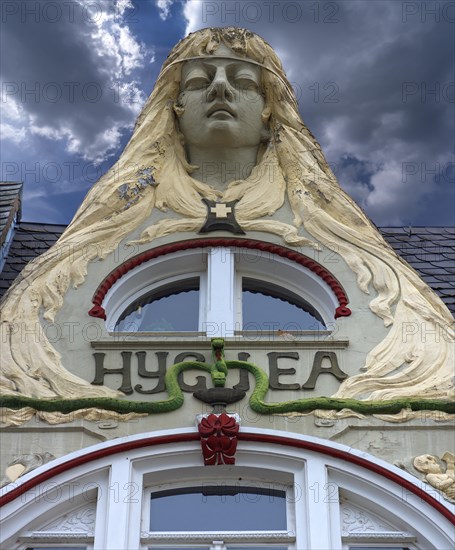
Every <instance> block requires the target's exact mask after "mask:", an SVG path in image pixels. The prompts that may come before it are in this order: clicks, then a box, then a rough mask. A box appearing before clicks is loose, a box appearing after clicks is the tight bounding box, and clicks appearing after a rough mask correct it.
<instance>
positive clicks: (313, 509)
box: [306, 457, 339, 550]
mask: <svg viewBox="0 0 455 550" xmlns="http://www.w3.org/2000/svg"><path fill="white" fill-rule="evenodd" d="M306 481H307V484H306V495H307V510H306V517H307V530H308V535H307V536H308V548H311V550H328V549H329V548H339V546H332V540H331V538H332V537H331V526H330V502H329V501H330V500H331V499H332V497H334V495H335V493H334V494H333V495H332V486H331V484H329V483H328V476H327V468H326V465H325V463H324V461H323V460H321V459H320V458H316V457H314V458H312V459H311V460H308V461H307V463H306ZM333 491H336V498H338V488H337V487H336V485H335V484H334V487H333Z"/></svg>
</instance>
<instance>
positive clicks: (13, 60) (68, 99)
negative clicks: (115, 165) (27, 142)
mask: <svg viewBox="0 0 455 550" xmlns="http://www.w3.org/2000/svg"><path fill="white" fill-rule="evenodd" d="M124 4H125V2H123V5H124ZM89 7H90V9H89ZM14 8H15V9H14ZM70 8H71V9H70ZM2 47H3V48H4V51H5V50H6V51H7V52H8V55H3V56H2V66H1V78H2V102H3V103H4V107H5V109H6V121H7V122H8V115H11V113H12V112H13V111H17V112H18V114H17V116H16V117H15V120H16V122H19V121H20V120H21V119H22V122H23V123H24V126H26V127H27V129H28V134H29V135H30V134H31V135H38V136H44V137H47V138H48V139H53V140H61V141H63V142H66V147H67V149H68V151H70V152H72V153H78V154H80V155H82V156H83V157H84V158H86V159H88V160H95V161H101V160H103V159H104V157H105V155H106V154H107V153H108V152H112V150H113V149H116V148H117V147H118V144H119V139H120V136H121V132H122V130H124V129H125V128H128V127H130V126H131V124H132V123H133V122H134V119H135V115H136V114H137V111H138V108H139V107H138V106H135V105H134V103H133V102H131V101H128V94H127V93H126V94H125V87H126V86H128V85H129V86H130V90H131V93H132V94H136V95H139V96H141V93H140V91H139V90H138V89H137V86H136V85H135V83H134V80H133V79H132V77H131V74H132V72H133V71H134V70H135V69H137V68H138V67H140V66H141V64H142V62H143V59H144V56H145V53H146V49H145V47H144V46H142V45H141V44H140V43H138V42H137V41H136V40H135V39H134V37H133V36H132V35H131V34H130V33H129V31H128V27H127V26H126V25H125V23H124V18H123V14H122V3H115V2H106V1H98V2H94V3H89V4H87V3H86V4H85V5H84V4H83V3H82V4H80V3H79V2H76V1H73V2H63V3H56V2H46V1H45V0H42V1H41V2H25V1H24V2H22V1H18V2H7V1H5V2H4V3H3V4H2ZM140 99H142V100H143V97H140ZM8 110H9V113H8ZM13 122H14V121H13Z"/></svg>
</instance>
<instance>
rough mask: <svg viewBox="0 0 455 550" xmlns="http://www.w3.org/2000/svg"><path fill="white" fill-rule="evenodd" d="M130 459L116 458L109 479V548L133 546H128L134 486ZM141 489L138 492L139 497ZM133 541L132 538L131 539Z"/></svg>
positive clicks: (137, 546)
mask: <svg viewBox="0 0 455 550" xmlns="http://www.w3.org/2000/svg"><path fill="white" fill-rule="evenodd" d="M130 481H131V480H130V460H129V459H125V458H123V459H122V460H119V459H117V460H114V462H113V463H112V466H111V472H110V479H109V484H110V485H109V493H110V498H109V500H108V503H107V521H106V546H105V548H109V550H124V549H125V548H131V546H128V540H127V539H128V538H129V535H128V533H129V529H128V524H129V521H128V520H129V507H130V501H131V499H130V496H131V488H134V486H133V484H132V483H131V482H130ZM139 494H140V490H139V491H138V493H136V497H137V498H139V496H138V495H139ZM139 539H140V533H139V532H138V533H137V544H136V545H135V546H134V547H135V548H139ZM130 542H131V539H130Z"/></svg>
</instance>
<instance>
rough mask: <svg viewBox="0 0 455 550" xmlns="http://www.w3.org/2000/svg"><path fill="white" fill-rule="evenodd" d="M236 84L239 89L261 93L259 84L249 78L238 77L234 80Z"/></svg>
mask: <svg viewBox="0 0 455 550" xmlns="http://www.w3.org/2000/svg"><path fill="white" fill-rule="evenodd" d="M234 84H235V86H236V87H237V88H240V89H242V90H256V91H259V85H258V83H257V82H256V81H255V80H253V79H252V78H250V77H248V76H237V77H236V78H235V80H234Z"/></svg>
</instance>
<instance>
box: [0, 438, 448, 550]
mask: <svg viewBox="0 0 455 550" xmlns="http://www.w3.org/2000/svg"><path fill="white" fill-rule="evenodd" d="M194 433H197V432H195V429H194V428H190V429H188V428H184V429H177V430H166V431H161V432H160V431H158V432H152V433H147V434H140V435H137V436H131V437H125V438H123V439H120V440H114V441H110V442H104V443H100V444H97V445H95V446H93V447H91V448H86V449H82V450H80V451H76V452H73V453H71V454H69V455H67V456H65V457H62V458H60V459H56V460H55V461H52V462H50V463H48V464H46V465H44V466H41V467H40V468H37V469H36V470H35V471H33V472H30V473H29V474H26V475H25V476H24V477H23V478H20V479H19V480H18V482H16V485H19V486H20V485H21V484H23V483H30V481H31V480H33V478H34V477H35V476H36V478H37V479H43V477H42V475H43V473H45V472H46V471H47V470H49V471H50V472H52V470H53V469H55V468H58V469H59V470H57V471H58V472H59V473H56V474H55V475H54V476H53V477H50V478H49V479H47V480H46V481H41V483H39V484H37V485H36V486H32V488H31V489H29V490H28V491H27V492H25V493H23V494H22V495H21V496H19V497H17V498H16V499H15V500H13V501H12V502H10V503H9V504H6V505H5V506H4V507H3V508H2V525H1V531H0V544H2V545H3V547H6V548H11V549H19V548H20V549H22V548H24V545H25V544H30V543H31V542H32V541H31V539H30V538H27V536H29V535H30V530H31V529H32V530H34V531H40V529H41V530H42V528H43V525H44V526H45V525H48V523H49V522H50V521H51V520H53V519H58V518H60V517H61V515H62V514H64V513H65V510H69V509H70V507H71V506H73V507H75V506H80V499H81V498H83V496H84V492H85V493H86V492H87V487H89V488H90V490H91V491H93V488H94V487H97V491H98V493H97V495H98V496H97V499H98V500H97V504H96V523H95V528H94V541H93V549H94V550H102V549H105V548H109V549H110V550H124V549H125V548H141V549H145V548H148V535H149V533H144V532H143V534H142V542H141V527H143V525H144V524H143V523H142V524H141V521H144V519H143V518H144V517H145V518H147V520H148V519H149V509H148V506H147V503H148V502H149V495H150V491H151V489H152V488H153V487H155V488H156V487H157V486H160V485H163V484H175V485H180V484H181V483H192V484H193V485H194V483H195V480H198V479H199V480H203V481H204V482H206V483H207V482H210V481H214V482H217V481H218V482H223V481H225V480H227V479H238V478H239V477H241V478H242V481H243V482H245V481H244V480H247V481H248V480H252V481H253V482H254V481H259V482H264V483H268V484H270V483H277V484H282V483H283V484H286V485H288V486H292V487H293V490H294V495H293V497H292V499H291V498H290V499H289V501H290V506H291V508H290V510H291V512H290V515H289V516H288V518H289V519H288V521H295V537H296V541H295V543H293V544H290V545H289V547H290V548H295V549H301V548H307V549H311V550H315V549H317V550H321V549H324V550H325V549H340V548H348V547H349V545H351V546H353V547H355V546H359V545H362V544H363V545H370V546H371V547H374V545H379V546H381V545H385V546H391V548H393V547H395V548H396V547H397V546H400V545H403V546H408V547H409V548H415V549H416V550H429V549H431V548H433V549H434V550H439V549H440V548H447V547H450V532H451V528H452V525H451V523H450V521H449V520H448V519H447V518H446V517H445V516H443V515H442V514H441V513H440V512H439V511H438V510H437V509H436V508H434V507H433V506H431V505H430V504H429V503H427V502H426V501H425V500H423V499H422V498H421V497H420V496H419V494H416V493H414V492H413V491H408V490H407V491H406V492H403V486H402V484H400V483H398V482H397V481H392V480H391V479H389V478H388V477H387V476H385V475H380V474H379V473H377V471H375V470H377V469H378V468H379V469H382V471H388V472H390V471H391V472H392V473H393V475H394V476H395V478H396V479H403V480H406V483H408V484H410V485H414V486H416V487H419V488H420V489H421V490H422V489H423V490H424V491H425V490H427V491H428V494H432V491H431V490H429V489H427V488H426V486H425V485H424V484H422V483H420V482H419V481H418V480H417V479H416V478H414V477H413V476H411V475H410V474H407V473H406V472H403V471H401V470H399V469H398V468H396V467H395V466H393V465H392V464H389V463H387V462H384V461H382V460H380V459H377V458H375V457H373V456H371V455H367V454H366V453H364V452H361V451H357V450H355V449H352V448H349V447H347V446H345V445H340V444H337V443H334V442H328V441H327V440H320V439H318V438H315V437H309V436H299V435H295V434H292V435H291V434H289V433H287V432H286V433H285V432H278V431H275V430H263V429H254V428H248V430H247V431H245V432H244V433H249V434H252V436H254V438H253V439H249V440H248V439H246V440H245V439H243V440H241V441H240V442H239V447H238V450H237V454H236V465H232V466H226V465H224V466H213V467H207V466H203V465H202V464H203V460H202V453H201V448H200V444H199V442H198V441H197V440H194V439H193V437H192V434H194ZM186 434H188V437H189V440H186V439H185V440H180V439H179V438H177V439H175V437H174V436H175V435H178V436H179V437H180V436H185V437H186ZM190 436H191V437H190ZM264 436H265V438H264V440H263V441H262V440H261V439H258V437H259V438H260V437H264ZM270 436H272V438H271V437H270ZM168 437H171V439H172V440H173V441H174V442H166V438H168ZM153 438H157V439H156V440H157V441H158V442H163V444H161V443H159V444H156V445H152V444H151V439H153ZM266 438H268V439H266ZM280 438H285V439H286V441H287V443H286V445H283V444H280V442H279V441H280ZM271 439H276V443H274V442H273V441H271ZM290 440H294V441H295V442H296V443H295V445H292V444H289V442H290ZM302 444H303V446H302ZM124 447H125V448H124ZM111 448H113V449H115V448H118V451H114V452H113V453H112V452H111V451H110V449H111ZM123 449H124V450H123ZM310 449H311V450H310ZM317 449H321V451H318V450H317ZM322 449H327V450H328V452H327V451H322ZM332 450H333V451H334V452H332ZM92 454H93V456H94V457H95V458H93V459H91V461H89V462H87V463H85V464H81V465H79V466H75V467H72V464H74V463H78V461H80V459H81V457H84V458H86V457H87V456H90V455H92ZM350 457H353V458H355V460H351V458H350ZM359 460H360V461H364V462H366V463H367V464H370V465H371V466H372V468H365V467H362V466H360V465H358V464H357V462H358V461H359ZM65 463H66V464H67V465H68V468H62V465H64V464H65ZM12 489H14V487H8V486H7V487H5V488H4V489H3V490H2V491H1V493H3V494H7V493H8V492H9V491H10V490H12ZM56 491H58V495H59V497H58V499H55V492H56ZM340 492H341V494H342V496H343V498H346V495H348V496H349V498H350V500H351V502H357V503H358V505H359V506H363V507H364V509H365V510H369V511H370V512H371V513H372V514H373V515H375V516H376V517H378V518H380V519H382V520H383V521H384V522H385V523H387V524H388V525H390V526H391V532H390V533H386V534H384V533H382V532H379V533H371V532H370V533H368V532H366V533H360V535H362V537H363V538H362V539H360V538H359V537H358V536H357V540H355V541H354V540H347V539H346V537H344V540H342V529H341V525H342V518H341V513H340V512H341V510H340V504H339V496H338V495H339V493H340ZM52 495H54V498H51V496H52ZM75 495H76V500H75ZM77 499H79V501H78V500H77ZM440 504H442V505H443V506H445V508H447V509H453V506H450V505H449V504H448V503H446V502H445V501H443V499H442V497H441V501H440ZM144 514H145V515H144ZM192 534H193V533H192ZM357 534H359V533H358V532H357ZM46 535H48V533H46ZM55 537H56V538H55V543H56V544H57V543H62V542H63V541H62V539H61V538H59V533H55ZM70 538H71V534H70V536H68V537H67V538H66V540H68V543H69V544H70V545H71V544H72V543H73V544H74V542H75V541H71V542H70V540H69V539H70ZM349 538H350V539H352V537H349ZM385 538H388V540H387V542H385ZM383 539H384V540H383ZM47 540H49V539H46V542H47ZM216 540H218V539H216ZM411 540H412V542H411ZM18 541H19V542H18ZM78 542H79V541H78ZM225 542H227V541H225ZM34 543H35V544H39V543H38V541H35V542H34ZM276 544H279V542H278V540H276ZM88 546H89V545H88Z"/></svg>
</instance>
